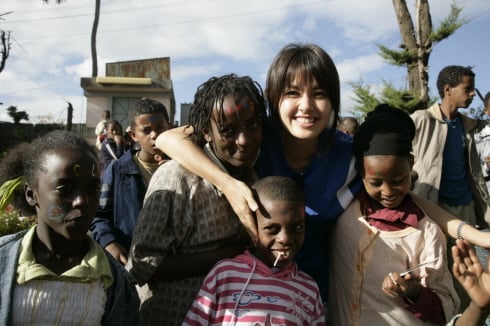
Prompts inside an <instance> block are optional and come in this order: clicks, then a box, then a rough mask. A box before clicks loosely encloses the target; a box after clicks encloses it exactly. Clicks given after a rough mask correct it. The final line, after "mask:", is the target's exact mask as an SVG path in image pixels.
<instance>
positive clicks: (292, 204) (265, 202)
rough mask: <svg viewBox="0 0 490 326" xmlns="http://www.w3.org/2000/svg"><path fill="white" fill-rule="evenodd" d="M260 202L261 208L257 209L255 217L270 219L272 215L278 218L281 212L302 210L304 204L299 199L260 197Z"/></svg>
mask: <svg viewBox="0 0 490 326" xmlns="http://www.w3.org/2000/svg"><path fill="white" fill-rule="evenodd" d="M260 203H261V206H262V208H261V209H259V210H258V211H257V218H262V219H265V220H270V219H271V218H273V217H279V218H280V217H281V216H282V214H286V213H288V212H291V211H292V210H294V211H298V210H299V209H303V210H304V204H303V203H302V202H300V201H293V200H280V199H268V198H261V199H260Z"/></svg>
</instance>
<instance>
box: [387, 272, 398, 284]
mask: <svg viewBox="0 0 490 326" xmlns="http://www.w3.org/2000/svg"><path fill="white" fill-rule="evenodd" d="M388 276H389V277H390V279H391V281H392V282H393V284H394V285H396V286H400V284H398V283H397V281H396V280H395V278H394V277H393V273H390V274H388Z"/></svg>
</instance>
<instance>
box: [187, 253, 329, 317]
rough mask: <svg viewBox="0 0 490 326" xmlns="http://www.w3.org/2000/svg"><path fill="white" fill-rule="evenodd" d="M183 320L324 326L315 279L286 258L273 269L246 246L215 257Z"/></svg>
mask: <svg viewBox="0 0 490 326" xmlns="http://www.w3.org/2000/svg"><path fill="white" fill-rule="evenodd" d="M183 325H238V326H240V325H254V326H255V325H325V316H324V312H323V305H322V300H321V297H320V292H319V290H318V286H317V284H316V282H315V281H314V280H313V279H312V278H311V277H310V276H308V275H307V274H305V273H304V272H302V271H300V270H299V269H298V267H297V265H296V264H295V263H291V264H289V265H288V266H286V267H284V268H283V269H282V270H280V271H279V272H276V273H274V271H273V270H271V269H270V268H269V267H268V266H266V265H265V264H264V263H263V262H262V261H260V260H258V259H257V258H256V257H254V256H253V255H252V254H251V253H250V252H248V251H246V252H245V253H244V254H242V255H238V256H236V257H235V258H234V259H226V260H222V261H220V262H218V263H217V264H216V265H215V266H214V268H213V269H212V270H211V271H210V272H209V274H208V275H207V277H206V279H205V280H204V282H203V284H202V286H201V289H200V290H199V293H198V295H197V297H196V299H195V300H194V303H193V304H192V306H191V309H190V310H189V312H188V313H187V316H186V318H185V320H184V323H183Z"/></svg>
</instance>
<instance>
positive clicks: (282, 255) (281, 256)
mask: <svg viewBox="0 0 490 326" xmlns="http://www.w3.org/2000/svg"><path fill="white" fill-rule="evenodd" d="M272 253H273V254H274V256H275V257H276V260H275V261H274V264H273V266H274V267H276V266H277V264H278V263H279V262H280V261H286V260H288V259H290V257H291V255H292V253H293V250H291V249H288V250H275V249H272Z"/></svg>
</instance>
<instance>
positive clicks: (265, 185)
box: [252, 176, 304, 204]
mask: <svg viewBox="0 0 490 326" xmlns="http://www.w3.org/2000/svg"><path fill="white" fill-rule="evenodd" d="M252 190H253V192H254V195H255V196H256V199H258V201H259V202H260V201H261V200H284V201H289V202H295V203H298V204H303V203H304V194H303V189H302V187H301V186H300V185H299V184H298V183H297V182H296V181H294V180H293V179H291V178H288V177H282V176H269V177H265V178H262V179H259V180H258V181H256V182H255V183H254V184H253V185H252Z"/></svg>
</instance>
